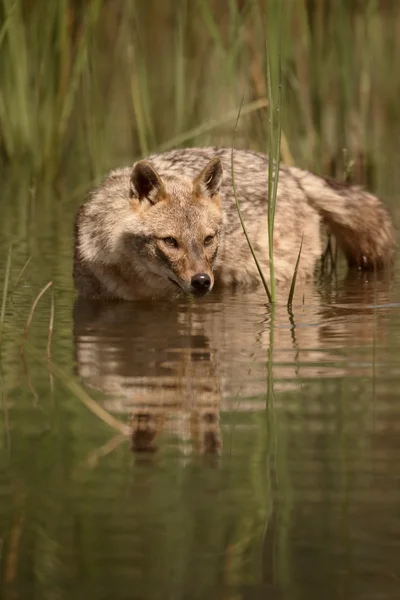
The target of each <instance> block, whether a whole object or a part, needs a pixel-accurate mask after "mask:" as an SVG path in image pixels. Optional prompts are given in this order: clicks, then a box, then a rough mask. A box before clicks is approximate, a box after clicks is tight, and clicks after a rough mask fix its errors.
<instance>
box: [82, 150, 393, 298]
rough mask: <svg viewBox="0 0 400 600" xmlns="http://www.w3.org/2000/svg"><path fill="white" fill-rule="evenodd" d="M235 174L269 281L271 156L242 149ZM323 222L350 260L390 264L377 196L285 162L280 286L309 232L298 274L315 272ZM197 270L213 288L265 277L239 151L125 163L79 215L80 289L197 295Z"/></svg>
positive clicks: (385, 221) (105, 293) (120, 294)
mask: <svg viewBox="0 0 400 600" xmlns="http://www.w3.org/2000/svg"><path fill="white" fill-rule="evenodd" d="M221 167H222V168H221ZM222 171H223V177H222ZM234 171H235V184H236V190H237V196H238V199H239V201H240V205H241V209H242V213H243V217H244V220H245V223H246V226H247V230H248V233H249V237H250V239H251V241H252V243H253V246H254V249H255V251H256V253H257V256H258V258H259V261H260V262H261V265H262V268H263V270H264V273H265V274H266V275H267V278H268V274H269V261H268V231H267V189H268V160H267V157H266V156H264V155H263V154H260V153H256V152H252V151H249V150H235V151H234ZM321 221H322V222H323V224H325V225H326V226H327V227H328V229H329V230H330V231H331V232H332V233H333V234H334V235H335V236H336V238H337V240H338V243H339V245H340V246H341V248H342V249H343V251H344V253H345V255H346V257H347V260H348V262H349V264H350V265H351V266H356V267H360V268H381V267H383V266H385V265H386V264H388V263H390V262H391V260H392V258H393V254H394V248H395V241H394V231H393V226H392V222H391V219H390V216H389V214H388V212H387V210H386V208H385V207H384V206H383V205H382V203H381V201H380V200H379V199H378V198H377V197H376V196H374V195H372V194H370V193H368V192H366V191H364V190H362V189H361V188H359V187H356V186H352V187H346V186H345V185H343V184H339V183H336V182H330V181H328V180H325V179H322V178H320V177H318V176H316V175H313V174H312V173H309V172H308V171H303V170H301V169H298V168H292V167H285V166H282V167H281V169H280V173H279V185H278V196H277V205H276V213H275V228H274V261H275V276H276V280H277V282H278V283H284V282H288V281H290V280H291V278H292V275H293V270H294V266H295V264H296V260H297V256H298V252H299V248H300V243H301V239H302V237H303V248H302V254H301V260H300V266H299V272H298V277H299V279H301V278H307V277H310V276H311V275H312V274H313V272H314V268H315V266H316V264H317V261H318V259H320V257H321V253H322V242H321V227H320V225H321ZM171 238H173V240H172V241H173V242H174V244H177V246H176V247H175V246H171V243H172V242H171ZM210 240H211V241H210ZM206 242H207V243H206ZM197 274H203V275H204V276H206V277H209V278H210V287H209V290H211V289H212V287H213V285H214V282H215V283H216V284H218V285H222V286H229V285H232V284H239V285H242V286H251V285H256V284H258V283H259V275H258V272H257V269H256V266H255V264H254V260H253V258H252V256H251V253H250V250H249V248H248V245H247V241H246V239H245V237H244V235H243V231H242V228H241V225H240V222H239V218H238V215H237V209H236V205H235V200H234V194H233V187H232V177H231V150H230V149H228V148H188V149H183V150H174V151H170V152H166V153H164V154H159V155H152V156H150V157H149V159H148V160H146V161H140V162H138V163H136V165H134V167H133V169H131V168H129V167H128V168H122V169H117V170H116V171H113V172H111V173H110V175H109V176H108V177H107V178H106V179H105V181H104V182H103V183H102V184H101V185H100V187H99V188H97V189H95V190H93V191H92V192H91V194H90V195H89V199H88V201H87V202H86V203H85V204H84V205H83V207H82V208H81V209H80V211H79V212H78V215H77V219H76V238H75V262H74V280H75V285H76V287H77V289H78V291H79V293H80V294H81V295H83V296H87V297H94V298H96V297H106V298H107V297H108V298H122V299H125V300H134V299H141V298H149V297H160V296H175V295H179V294H181V293H185V292H186V293H195V292H196V290H195V289H194V287H193V277H194V276H195V275H197ZM209 290H207V291H209Z"/></svg>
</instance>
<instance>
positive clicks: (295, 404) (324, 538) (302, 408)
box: [74, 275, 400, 600]
mask: <svg viewBox="0 0 400 600" xmlns="http://www.w3.org/2000/svg"><path fill="white" fill-rule="evenodd" d="M303 297H304V302H303ZM394 298H395V295H394V289H393V283H392V282H391V281H390V280H389V279H385V278H384V277H383V278H382V279H381V280H379V281H374V280H372V281H371V280H368V278H367V277H366V276H364V275H363V276H360V277H357V276H356V277H355V278H354V277H353V278H350V277H349V278H347V280H345V281H343V282H342V283H338V284H335V285H332V286H331V287H330V286H329V284H328V285H324V286H321V287H320V288H318V289H317V290H316V289H315V288H314V289H303V290H300V289H299V290H298V297H297V303H296V304H295V306H294V307H293V310H292V312H288V311H287V309H286V307H284V305H283V304H279V305H278V307H277V308H276V309H275V310H274V311H272V312H271V310H269V309H268V308H267V306H266V304H265V302H264V297H263V296H262V295H261V294H258V295H256V296H254V295H251V294H240V295H228V294H227V295H226V296H225V297H224V296H222V297H218V296H216V295H214V296H211V297H210V298H208V299H204V300H203V301H200V302H194V303H192V302H187V303H181V304H179V305H175V304H168V303H165V304H160V303H159V302H157V303H154V304H152V303H148V304H130V303H113V304H110V303H108V304H102V303H91V302H88V301H87V300H81V299H79V300H77V302H76V303H75V307H74V345H75V361H76V368H77V372H78V375H79V377H80V379H81V381H82V382H83V383H84V385H85V386H86V387H87V388H88V389H91V390H92V393H93V394H95V395H96V398H97V400H98V401H99V402H101V403H102V404H103V406H104V407H105V408H106V409H107V410H109V411H110V412H112V413H113V414H119V415H120V417H121V418H122V419H124V420H128V419H129V422H130V424H131V432H132V443H131V448H132V450H133V452H134V453H135V456H136V461H138V460H139V462H137V465H136V466H137V467H138V468H139V467H140V466H141V467H142V468H143V467H144V463H143V462H142V459H143V458H144V456H148V457H149V458H150V457H151V459H152V462H151V465H152V469H154V470H155V471H157V468H160V463H159V462H157V460H156V456H158V455H160V453H161V455H165V453H166V452H170V451H171V449H172V448H174V449H175V450H177V451H178V453H179V455H180V456H181V460H182V461H183V462H182V463H181V464H182V465H183V464H185V465H187V468H190V465H191V464H192V465H196V464H198V463H196V456H198V455H203V456H204V455H208V456H209V457H210V456H212V457H214V459H217V458H218V460H217V461H215V460H213V461H212V463H211V464H212V465H213V466H218V467H219V468H218V469H217V473H218V475H216V477H217V479H214V477H213V476H212V475H211V473H210V471H199V472H198V471H195V470H194V471H193V470H190V473H191V476H190V478H189V481H190V484H189V483H188V485H190V490H191V491H190V493H189V491H188V489H189V488H187V494H188V496H187V497H186V500H185V499H184V498H183V497H180V498H179V499H177V500H176V502H177V504H176V506H175V509H173V510H176V511H177V512H178V513H179V512H180V510H182V509H183V510H186V511H189V512H190V515H191V517H190V518H189V521H188V522H186V521H183V522H184V523H185V525H184V527H188V523H189V522H190V527H191V528H192V529H191V531H192V533H191V535H190V540H191V542H190V544H189V547H190V548H193V551H189V556H190V558H189V559H188V562H187V563H186V565H185V568H184V571H183V572H182V577H183V579H184V581H185V583H184V584H182V585H183V589H184V590H186V592H184V591H183V590H181V593H178V596H179V597H193V585H192V583H191V582H192V581H199V579H202V578H203V577H204V575H205V574H206V576H208V577H209V582H210V583H209V584H207V583H206V582H203V585H202V586H201V589H202V594H203V595H199V596H196V597H199V598H200V597H204V595H205V596H208V595H209V594H210V593H211V596H212V597H215V598H220V597H235V598H236V597H238V598H239V597H240V598H258V597H260V598H261V597H265V595H269V596H270V597H272V598H284V597H285V598H286V597H287V598H296V599H297V598H300V599H303V598H304V599H307V600H309V599H310V598H315V599H317V598H320V597H321V595H323V596H324V597H326V598H328V599H329V598H332V599H336V598H345V599H347V598H351V599H352V600H357V599H360V600H361V599H362V600H364V599H366V598H367V599H368V598H376V597H382V598H388V599H389V598H395V597H397V596H396V594H397V593H398V591H399V581H398V576H397V564H398V557H399V554H400V548H399V544H398V541H396V540H397V537H396V535H397V534H398V532H399V528H400V523H399V517H398V503H399V502H400V488H399V487H398V480H397V478H396V476H394V475H393V466H394V465H396V464H397V462H398V459H399V452H398V448H399V445H398V435H399V433H400V422H399V419H398V409H397V392H396V386H397V384H393V381H396V380H397V379H398V378H399V377H400V367H399V366H398V363H397V361H394V360H392V358H391V352H392V350H391V349H392V348H393V347H394V346H396V344H397V345H398V343H399V342H398V340H399V339H400V338H399V335H400V322H399V319H397V318H396V313H395V312H394V310H396V308H397V306H398V305H396V304H395V303H394V300H393V299H394ZM392 332H395V333H394V337H393V338H391V334H392ZM271 343H272V345H273V346H272V347H271ZM269 360H272V363H269ZM269 377H270V378H271V377H272V378H273V380H271V379H270V380H269V379H268V378H269ZM143 453H144V454H143ZM190 455H191V456H190ZM154 460H155V461H156V462H153V461H154ZM145 464H147V467H149V463H148V462H146V463H145ZM157 465H158V467H157ZM152 473H153V475H152ZM196 473H197V474H196ZM180 476H181V475H180ZM180 476H179V477H180ZM236 478H237V479H236ZM157 480H158V477H156V478H154V471H148V470H145V471H141V470H140V471H135V490H136V491H137V490H140V494H145V496H141V501H143V502H145V503H146V502H147V501H149V502H154V497H153V499H152V500H150V497H151V496H152V494H155V493H157V494H160V493H161V494H163V493H164V492H163V491H162V490H160V489H158V488H157V483H156V481H157ZM176 485H177V486H178V489H180V490H181V489H182V488H181V487H180V485H179V484H178V483H177V480H176ZM183 489H185V486H184V488H183ZM157 490H158V491H157ZM147 498H148V500H147ZM159 501H160V500H159ZM166 502H167V501H166ZM168 506H169V505H168V502H167V503H166V504H165V505H163V508H162V509H161V515H164V516H160V518H161V519H164V518H165V519H167V517H166V513H168V511H169V510H172V508H171V506H169V508H168ZM189 507H190V508H189ZM140 514H142V515H143V519H144V523H143V525H142V526H141V528H140V529H141V535H142V536H144V535H145V531H148V530H149V529H150V530H151V531H152V532H153V535H154V531H155V528H157V523H158V517H156V516H155V513H154V508H153V511H152V512H151V511H150V512H147V511H146V509H145V508H143V509H142V512H141V513H140ZM178 522H180V521H179V519H178ZM145 523H146V524H145ZM394 532H397V534H395V533H394ZM169 535H170V536H171V538H174V539H175V534H173V535H172V534H171V532H170V534H169ZM141 539H143V538H141ZM186 547H187V546H186ZM182 551H183V552H185V551H184V550H183V549H182ZM148 552H149V553H150V555H151V556H153V558H154V552H155V550H154V548H152V549H148ZM179 555H180V554H179ZM163 556H164V555H163ZM219 557H220V559H221V560H219ZM211 565H213V566H211ZM150 571H151V569H150V570H149V568H147V569H146V573H149V572H150ZM166 577H167V576H166V573H165V572H164V574H163V575H161V574H160V573H158V575H157V576H156V579H157V581H158V582H159V585H162V586H163V587H164V588H165V586H166V585H168V584H167V583H166V579H165V578H166ZM217 581H219V583H218V584H217V583H216V582H217ZM211 582H213V583H212V584H211ZM140 589H141V590H142V592H141V593H142V595H143V597H153V596H154V589H153V588H152V590H150V588H148V587H146V586H144V587H142V588H140ZM168 589H171V590H172V589H173V588H168ZM211 590H213V592H211ZM175 593H177V592H175ZM185 594H186V595H185ZM377 594H379V596H377ZM393 594H394V595H393Z"/></svg>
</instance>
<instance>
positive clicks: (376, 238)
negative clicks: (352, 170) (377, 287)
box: [290, 168, 395, 269]
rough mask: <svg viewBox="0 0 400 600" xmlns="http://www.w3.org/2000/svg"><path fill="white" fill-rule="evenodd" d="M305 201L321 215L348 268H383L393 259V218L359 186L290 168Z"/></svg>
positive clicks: (376, 200)
mask: <svg viewBox="0 0 400 600" xmlns="http://www.w3.org/2000/svg"><path fill="white" fill-rule="evenodd" d="M290 171H291V173H292V175H293V176H294V177H295V178H296V180H297V183H298V185H299V186H300V187H301V188H302V190H303V191H304V193H305V195H306V196H307V200H308V202H309V204H310V206H312V207H313V208H314V209H315V210H317V211H318V213H319V214H320V215H321V217H322V219H323V221H324V222H325V224H326V225H327V227H328V230H329V231H330V232H331V233H332V234H333V235H334V236H335V237H336V240H337V242H338V244H339V246H340V248H341V249H342V251H343V252H344V254H345V256H346V258H347V261H348V263H349V265H350V266H352V267H358V268H362V269H374V268H383V267H385V266H387V265H389V264H390V263H391V262H392V260H393V257H394V251H395V234H394V228H393V224H392V219H391V217H390V215H389V213H388V211H387V209H386V208H385V207H384V205H383V204H382V202H381V201H380V200H379V198H377V197H376V196H374V195H373V194H370V193H369V192H367V191H366V190H364V189H363V188H361V187H359V186H349V185H347V184H344V183H340V182H337V181H333V180H329V179H323V178H321V177H318V176H316V175H313V174H311V173H309V172H307V171H303V170H301V169H297V168H291V169H290Z"/></svg>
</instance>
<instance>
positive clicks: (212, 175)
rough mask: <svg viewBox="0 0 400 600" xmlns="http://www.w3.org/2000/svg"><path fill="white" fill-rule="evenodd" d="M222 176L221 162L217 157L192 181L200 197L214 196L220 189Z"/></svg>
mask: <svg viewBox="0 0 400 600" xmlns="http://www.w3.org/2000/svg"><path fill="white" fill-rule="evenodd" d="M222 175H223V171H222V164H221V160H220V159H219V158H218V156H215V157H214V158H213V159H212V160H210V162H209V163H208V164H207V165H206V166H205V167H204V169H203V170H202V172H201V173H200V175H198V176H197V177H196V179H195V180H194V185H195V188H197V189H198V191H199V192H200V193H201V195H205V196H209V197H211V196H215V194H218V192H219V188H220V187H221V183H222Z"/></svg>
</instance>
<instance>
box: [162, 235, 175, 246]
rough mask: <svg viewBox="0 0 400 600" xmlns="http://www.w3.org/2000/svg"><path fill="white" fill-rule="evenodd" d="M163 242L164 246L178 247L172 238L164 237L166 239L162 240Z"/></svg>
mask: <svg viewBox="0 0 400 600" xmlns="http://www.w3.org/2000/svg"><path fill="white" fill-rule="evenodd" d="M163 242H164V244H166V245H167V246H169V247H170V248H177V247H178V242H177V241H176V239H175V238H173V237H166V238H164V239H163Z"/></svg>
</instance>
